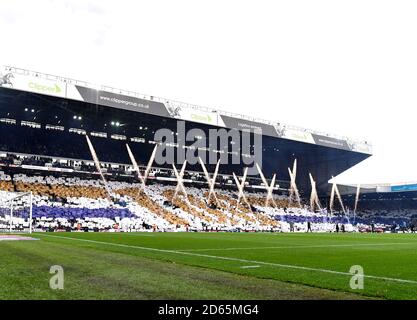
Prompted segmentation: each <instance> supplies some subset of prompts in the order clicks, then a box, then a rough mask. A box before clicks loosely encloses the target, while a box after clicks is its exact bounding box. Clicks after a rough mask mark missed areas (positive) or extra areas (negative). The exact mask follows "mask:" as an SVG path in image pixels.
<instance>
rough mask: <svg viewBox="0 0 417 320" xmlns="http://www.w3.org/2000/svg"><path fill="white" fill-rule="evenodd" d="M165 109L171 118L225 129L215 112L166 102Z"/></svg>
mask: <svg viewBox="0 0 417 320" xmlns="http://www.w3.org/2000/svg"><path fill="white" fill-rule="evenodd" d="M166 106H167V109H168V111H169V113H170V115H171V117H173V118H177V119H181V120H185V121H192V122H198V123H204V124H208V125H212V126H218V127H225V124H224V122H223V119H222V118H221V117H220V116H219V114H218V112H217V111H212V112H207V111H203V110H199V109H194V108H191V107H186V106H185V107H184V106H177V105H173V104H170V103H169V102H167V104H166Z"/></svg>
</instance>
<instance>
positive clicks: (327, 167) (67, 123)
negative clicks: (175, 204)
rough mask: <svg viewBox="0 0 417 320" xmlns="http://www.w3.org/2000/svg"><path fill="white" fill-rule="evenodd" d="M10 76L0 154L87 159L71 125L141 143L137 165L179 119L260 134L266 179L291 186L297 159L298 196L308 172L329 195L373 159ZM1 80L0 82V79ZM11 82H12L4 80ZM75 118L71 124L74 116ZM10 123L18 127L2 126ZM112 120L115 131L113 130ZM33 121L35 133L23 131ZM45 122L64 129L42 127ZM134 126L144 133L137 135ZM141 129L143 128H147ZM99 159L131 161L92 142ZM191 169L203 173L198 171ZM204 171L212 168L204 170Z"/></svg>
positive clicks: (242, 122)
mask: <svg viewBox="0 0 417 320" xmlns="http://www.w3.org/2000/svg"><path fill="white" fill-rule="evenodd" d="M6 72H7V70H5V71H3V75H5V74H10V73H11V74H12V76H8V77H7V79H6V78H5V77H4V76H3V79H6V81H4V80H3V82H1V81H0V87H1V88H0V118H1V122H0V133H1V137H0V149H1V150H0V151H10V152H20V153H32V154H40V155H48V156H60V157H64V158H65V157H71V158H79V159H86V160H91V156H90V154H89V151H88V147H87V145H86V143H85V138H84V137H83V136H82V135H79V134H76V133H74V132H72V133H71V132H69V131H68V130H69V128H72V129H74V128H75V129H79V130H85V131H87V132H92V131H94V132H106V133H108V135H109V136H110V135H111V134H121V135H125V136H127V137H137V136H140V137H141V138H143V139H145V141H146V143H139V144H138V143H136V144H133V143H130V145H131V148H132V150H133V152H134V154H135V156H136V157H137V158H138V160H139V161H140V162H141V163H146V161H147V160H148V158H149V155H150V153H151V150H152V149H153V145H152V144H149V141H151V140H152V134H153V132H155V131H156V130H157V129H159V128H170V129H171V130H173V131H175V130H176V127H177V121H179V120H184V121H185V123H186V126H187V129H189V128H196V127H197V128H199V129H202V130H204V131H208V129H210V128H233V129H238V130H244V129H262V134H263V139H262V143H263V148H262V152H263V155H262V156H263V163H262V164H263V170H264V171H265V173H266V175H267V176H272V174H273V173H277V175H278V181H280V180H281V181H288V180H289V176H288V170H287V168H288V167H291V166H292V163H293V161H294V159H297V160H298V177H297V182H298V184H299V187H300V189H301V191H302V192H305V193H307V192H309V180H308V173H309V172H311V173H312V174H313V176H314V177H315V179H316V180H317V186H318V189H319V192H322V193H324V192H327V181H328V180H329V179H330V178H331V177H332V176H336V175H338V174H340V173H341V172H343V171H345V170H347V169H348V168H350V167H352V166H353V165H355V164H357V163H359V162H360V161H362V160H364V159H366V158H367V157H369V156H370V154H371V149H370V146H369V145H367V144H361V143H354V142H352V141H348V140H341V139H337V138H333V137H329V136H324V135H319V134H316V133H311V132H308V131H300V130H298V131H297V130H294V129H292V128H286V127H284V126H280V125H278V124H277V125H272V124H266V123H261V122H256V121H252V120H246V119H240V118H235V117H231V116H228V115H225V114H221V113H219V112H205V111H202V110H196V109H192V108H188V107H181V106H177V105H174V104H173V103H171V102H169V101H167V102H166V103H163V102H160V101H153V100H150V99H142V98H138V97H134V96H128V95H124V94H118V93H115V92H108V91H106V90H96V89H94V88H88V87H86V86H80V85H78V84H71V83H68V82H64V81H61V82H60V81H57V80H56V79H53V80H51V79H46V78H45V77H34V76H33V75H32V74H21V73H14V72H9V73H6ZM1 79H2V78H1V77H0V80H1ZM7 80H9V81H7ZM74 117H76V119H74ZM77 117H80V118H81V119H82V120H81V121H78V118H77ZM7 119H9V120H13V119H14V120H16V123H15V124H14V125H13V124H10V123H7ZM115 120H117V121H118V122H120V123H121V124H123V125H122V126H120V127H113V126H111V125H110V123H111V122H112V121H115ZM22 121H25V123H28V122H35V123H39V124H40V128H33V127H30V126H23V125H22ZM46 125H50V126H51V125H52V126H56V127H63V128H64V130H63V131H61V130H44V129H46ZM138 128H142V129H141V130H139V129H138ZM144 128H146V130H144ZM91 139H92V141H93V143H94V145H95V148H96V151H97V153H98V156H99V158H100V160H102V161H106V162H117V163H130V161H129V159H128V155H127V153H126V149H125V145H124V143H125V142H123V141H117V140H113V139H109V138H108V139H103V138H98V137H91ZM197 167H198V166H196V167H195V168H192V167H191V168H190V170H200V168H197ZM209 170H214V168H212V167H210V166H209ZM220 171H221V172H224V173H229V174H230V173H231V172H232V171H233V172H236V173H239V174H242V167H241V166H239V165H227V166H223V167H221V168H220Z"/></svg>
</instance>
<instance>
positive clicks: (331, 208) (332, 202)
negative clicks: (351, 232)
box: [330, 177, 346, 215]
mask: <svg viewBox="0 0 417 320" xmlns="http://www.w3.org/2000/svg"><path fill="white" fill-rule="evenodd" d="M332 179H334V177H332ZM335 194H336V196H337V199H338V200H339V204H340V207H341V208H342V211H343V213H344V214H345V215H346V209H345V206H344V205H343V201H342V196H341V195H340V192H339V188H338V187H337V184H336V182H333V183H332V192H331V194H330V214H332V215H333V209H334V196H335Z"/></svg>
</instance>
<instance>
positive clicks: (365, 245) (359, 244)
mask: <svg viewBox="0 0 417 320" xmlns="http://www.w3.org/2000/svg"><path fill="white" fill-rule="evenodd" d="M396 244H399V245H409V244H414V245H415V244H417V242H388V243H370V244H366V243H357V244H326V245H315V246H280V247H276V246H275V247H236V248H207V249H179V250H175V251H180V252H196V251H229V250H233V251H234V250H252V249H255V250H256V249H297V248H300V249H310V248H311V249H313V248H329V247H336V248H337V247H356V246H364V247H373V246H389V245H396Z"/></svg>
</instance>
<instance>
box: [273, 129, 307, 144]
mask: <svg viewBox="0 0 417 320" xmlns="http://www.w3.org/2000/svg"><path fill="white" fill-rule="evenodd" d="M277 130H278V129H277ZM278 132H281V136H282V137H283V138H285V139H290V140H295V141H300V142H305V143H312V144H315V141H314V139H313V136H312V135H311V133H310V132H308V131H301V130H294V129H281V130H280V131H278Z"/></svg>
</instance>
